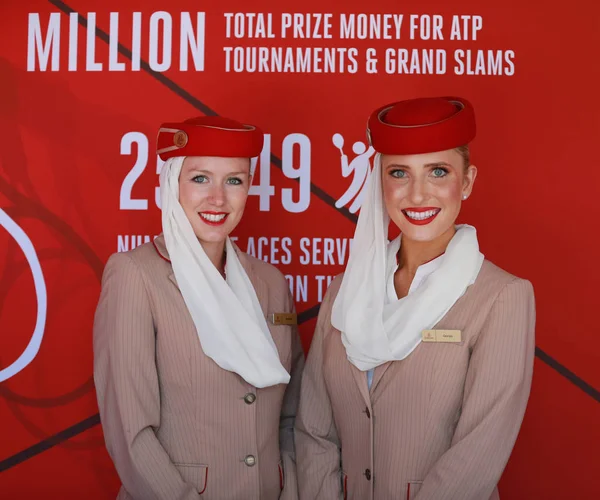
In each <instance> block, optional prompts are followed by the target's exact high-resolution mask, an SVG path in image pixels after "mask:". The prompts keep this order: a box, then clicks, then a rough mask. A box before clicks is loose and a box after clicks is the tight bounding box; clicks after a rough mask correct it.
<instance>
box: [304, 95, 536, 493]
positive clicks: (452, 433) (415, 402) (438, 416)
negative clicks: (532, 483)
mask: <svg viewBox="0 0 600 500" xmlns="http://www.w3.org/2000/svg"><path fill="white" fill-rule="evenodd" d="M368 136H369V142H370V143H371V145H372V146H373V147H374V148H375V150H376V151H377V155H376V159H375V166H374V169H373V173H372V174H371V176H370V186H369V191H368V193H367V196H366V199H365V203H364V205H363V206H362V208H361V212H360V216H359V219H358V224H357V228H356V233H355V237H354V243H353V247H352V253H351V255H350V259H349V262H348V265H347V267H346V271H345V273H344V274H343V275H342V276H340V277H338V278H336V280H334V281H333V282H332V284H331V285H330V287H329V289H328V291H327V294H326V296H325V298H324V300H323V304H322V306H321V310H320V313H319V319H318V322H317V327H316V331H315V334H314V337H313V340H312V345H311V348H310V352H309V355H308V358H307V364H306V367H305V370H304V374H303V380H302V388H301V396H300V406H299V412H298V417H297V419H296V454H297V470H298V485H299V493H300V498H301V499H302V500H314V499H327V500H330V499H334V498H345V499H346V498H347V499H355V500H387V499H394V500H397V499H402V500H403V499H408V500H411V499H417V500H444V499H448V500H450V499H452V500H458V499H460V500H487V499H495V498H498V490H497V487H496V485H497V483H498V480H499V479H500V476H501V474H502V471H503V469H504V467H505V465H506V462H507V461H508V458H509V456H510V453H511V450H512V447H513V445H514V443H515V440H516V438H517V434H518V431H519V428H520V425H521V422H522V419H523V415H524V413H525V407H526V405H527V400H528V397H529V392H530V387H531V379H532V370H533V359H534V349H535V346H534V325H535V303H534V295H533V289H532V286H531V284H530V283H529V282H528V281H526V280H523V279H520V278H517V277H515V276H513V275H511V274H509V273H507V272H506V271H503V270H502V269H500V268H499V267H497V266H495V265H494V264H492V263H491V262H489V261H488V260H486V259H484V256H483V255H482V254H481V252H480V251H479V244H478V240H477V233H476V230H475V228H474V227H472V226H469V225H456V223H455V221H456V218H457V217H458V215H459V212H460V208H461V204H462V203H463V202H464V201H465V200H466V199H468V197H469V195H470V194H471V192H472V190H473V186H474V182H475V178H476V175H477V169H476V168H475V167H474V166H473V165H471V164H470V162H469V158H468V147H467V145H468V143H469V142H470V141H471V140H472V139H473V138H474V137H475V114H474V111H473V107H472V106H471V104H470V103H469V102H468V101H467V100H466V99H462V98H458V97H443V98H421V99H412V100H408V101H401V102H396V103H393V104H389V105H386V106H383V107H382V108H379V109H377V110H376V111H375V112H374V113H373V114H372V115H371V118H370V119H369V127H368ZM390 220H391V221H392V222H393V223H394V224H395V225H396V226H397V227H398V228H399V229H400V232H401V234H400V236H399V237H398V238H396V239H395V240H393V241H391V242H388V238H387V235H388V224H389V222H390Z"/></svg>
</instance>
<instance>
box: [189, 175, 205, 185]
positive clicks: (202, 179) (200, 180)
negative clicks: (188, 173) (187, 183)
mask: <svg viewBox="0 0 600 500" xmlns="http://www.w3.org/2000/svg"><path fill="white" fill-rule="evenodd" d="M192 180H193V181H194V182H197V183H199V184H203V183H204V182H206V181H208V179H207V178H206V175H197V176H196V177H194V178H192Z"/></svg>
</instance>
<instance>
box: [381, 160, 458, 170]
mask: <svg viewBox="0 0 600 500" xmlns="http://www.w3.org/2000/svg"><path fill="white" fill-rule="evenodd" d="M423 166H424V167H428V168H438V167H451V166H452V165H451V164H450V163H446V162H445V161H436V162H433V163H425V165H423ZM391 167H396V168H397V167H402V168H407V169H409V170H410V169H411V168H412V167H411V166H410V165H403V164H401V163H390V164H389V165H388V166H387V167H385V168H386V169H388V168H391Z"/></svg>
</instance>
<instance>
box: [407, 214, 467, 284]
mask: <svg viewBox="0 0 600 500" xmlns="http://www.w3.org/2000/svg"><path fill="white" fill-rule="evenodd" d="M455 233H456V229H455V228H454V226H451V227H450V228H449V229H448V230H447V231H446V232H445V233H443V234H441V235H440V236H438V237H437V238H436V239H435V240H432V241H415V240H410V239H408V238H405V237H404V235H402V244H401V245H400V255H399V266H398V267H399V269H404V270H406V271H407V272H408V274H410V275H414V274H415V273H416V272H417V269H418V268H419V266H421V265H423V264H425V263H426V262H429V261H431V260H433V259H435V258H436V257H439V256H440V255H442V254H443V253H444V252H445V251H446V248H447V247H448V243H450V240H451V239H452V237H453V236H454V234H455Z"/></svg>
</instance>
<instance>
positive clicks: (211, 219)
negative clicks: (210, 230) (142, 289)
mask: <svg viewBox="0 0 600 500" xmlns="http://www.w3.org/2000/svg"><path fill="white" fill-rule="evenodd" d="M198 215H200V219H202V222H204V223H206V224H208V225H209V226H221V225H223V224H225V221H226V220H227V216H228V215H229V214H228V213H224V212H199V214H198Z"/></svg>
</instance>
